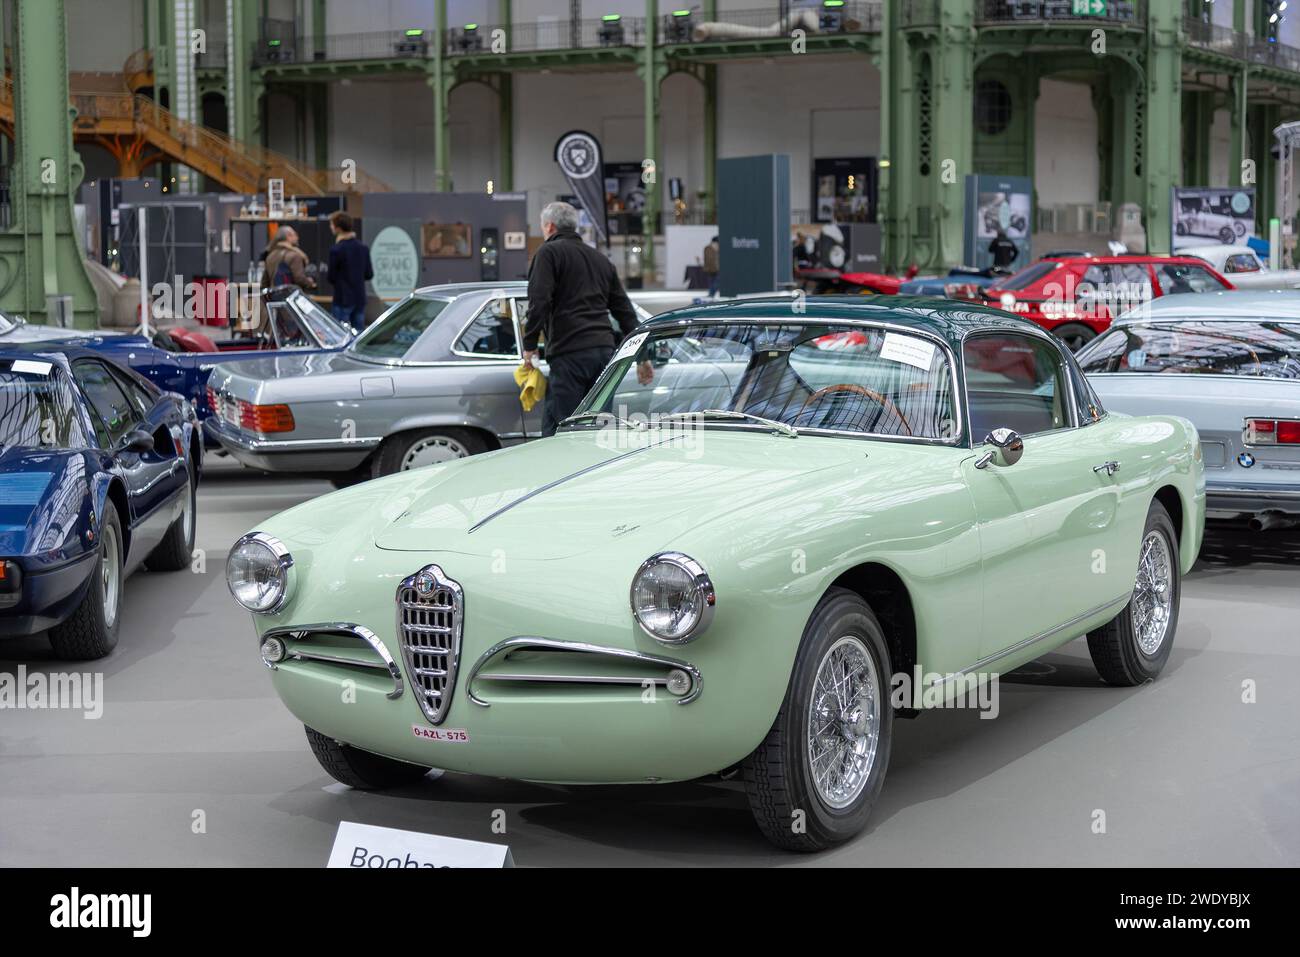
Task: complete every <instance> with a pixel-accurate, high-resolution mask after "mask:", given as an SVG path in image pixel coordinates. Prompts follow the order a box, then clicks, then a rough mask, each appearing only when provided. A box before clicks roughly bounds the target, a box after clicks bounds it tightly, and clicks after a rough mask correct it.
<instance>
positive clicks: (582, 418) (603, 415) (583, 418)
mask: <svg viewBox="0 0 1300 957" xmlns="http://www.w3.org/2000/svg"><path fill="white" fill-rule="evenodd" d="M593 419H613V420H614V421H615V422H617V423H618V424H619V425H626V426H627V427H628V428H629V429H635V430H636V431H638V432H644V431H645V429H646V427H645V425H643V424H642V423H640V422H629V421H628V420H627V419H625V418H623V417H622V416H619V415H615V414H614V413H613V412H579V413H578V414H577V415H571V416H569V417H568V418H567V419H561V420H560V425H564V424H565V423H566V422H574V423H577V422H589V421H592V420H593Z"/></svg>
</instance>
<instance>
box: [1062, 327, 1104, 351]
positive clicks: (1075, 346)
mask: <svg viewBox="0 0 1300 957" xmlns="http://www.w3.org/2000/svg"><path fill="white" fill-rule="evenodd" d="M1052 333H1053V334H1054V335H1055V336H1056V337H1057V338H1058V339H1060V340H1061V341H1062V342H1064V343H1065V344H1066V345H1067V346H1069V348H1070V351H1071V352H1078V351H1079V350H1080V349H1082V348H1083V347H1084V346H1086V345H1087V344H1088V343H1090V342H1092V340H1093V339H1096V338H1097V333H1095V332H1093V331H1092V328H1091V327H1089V326H1085V325H1084V324H1083V323H1081V322H1067V323H1066V324H1065V325H1063V326H1057V327H1056V328H1055V329H1053V330H1052Z"/></svg>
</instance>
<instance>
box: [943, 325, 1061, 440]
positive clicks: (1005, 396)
mask: <svg viewBox="0 0 1300 957" xmlns="http://www.w3.org/2000/svg"><path fill="white" fill-rule="evenodd" d="M962 355H963V357H964V360H965V365H966V397H967V402H968V404H969V406H970V419H971V435H972V437H973V438H974V439H975V441H977V442H978V441H980V440H981V439H983V438H984V436H986V435H988V434H989V433H990V432H992V431H993V430H994V429H999V428H1007V429H1015V430H1016V431H1017V432H1019V433H1020V434H1021V435H1033V434H1035V433H1037V432H1049V431H1051V430H1053V429H1062V428H1065V427H1067V426H1068V425H1069V424H1070V416H1069V412H1068V405H1069V401H1070V400H1069V391H1070V389H1071V388H1073V386H1072V385H1071V384H1070V383H1069V380H1068V379H1067V378H1066V375H1065V367H1064V366H1063V365H1062V360H1061V353H1060V350H1058V349H1057V348H1056V347H1055V346H1053V345H1052V344H1051V343H1049V342H1044V341H1042V340H1040V339H1038V338H1036V337H1031V336H1025V335H1019V334H1016V333H1002V332H999V333H992V334H987V335H979V336H972V337H971V338H969V339H967V340H966V342H965V344H964V345H963V346H962Z"/></svg>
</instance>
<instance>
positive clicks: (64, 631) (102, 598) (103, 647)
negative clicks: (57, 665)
mask: <svg viewBox="0 0 1300 957" xmlns="http://www.w3.org/2000/svg"><path fill="white" fill-rule="evenodd" d="M125 560H126V549H125V548H124V547H123V538H122V523H121V522H120V521H119V520H118V517H117V509H116V508H114V507H113V506H112V505H110V504H107V503H105V505H104V520H103V521H102V522H101V523H100V527H99V554H98V556H97V557H96V558H95V562H94V569H93V570H92V571H91V573H90V582H89V584H88V585H87V586H86V595H85V597H84V598H82V599H81V604H79V605H78V606H77V609H76V611H74V612H73V613H72V614H71V615H69V616H68V618H67V619H66V620H65V621H64V622H63V623H62V624H59V625H56V626H55V627H53V628H51V629H50V631H49V638H50V647H51V648H53V649H54V653H55V654H56V655H58V656H59V657H60V658H62V659H63V660H64V661H88V660H90V659H93V658H103V657H104V656H105V655H107V654H109V653H110V652H111V651H112V650H113V649H114V648H115V647H117V627H118V620H119V618H120V617H121V613H122V582H123V579H124V577H125V576H124V575H123V566H124V563H125Z"/></svg>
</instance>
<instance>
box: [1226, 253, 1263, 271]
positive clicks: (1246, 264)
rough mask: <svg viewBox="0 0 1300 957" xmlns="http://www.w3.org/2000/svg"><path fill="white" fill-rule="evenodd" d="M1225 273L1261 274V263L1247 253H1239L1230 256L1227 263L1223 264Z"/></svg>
mask: <svg viewBox="0 0 1300 957" xmlns="http://www.w3.org/2000/svg"><path fill="white" fill-rule="evenodd" d="M1223 271H1224V272H1259V262H1258V260H1256V259H1255V257H1254V256H1249V255H1247V254H1246V253H1237V254H1236V255H1235V256H1229V257H1228V260H1227V262H1225V263H1224V264H1223Z"/></svg>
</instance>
